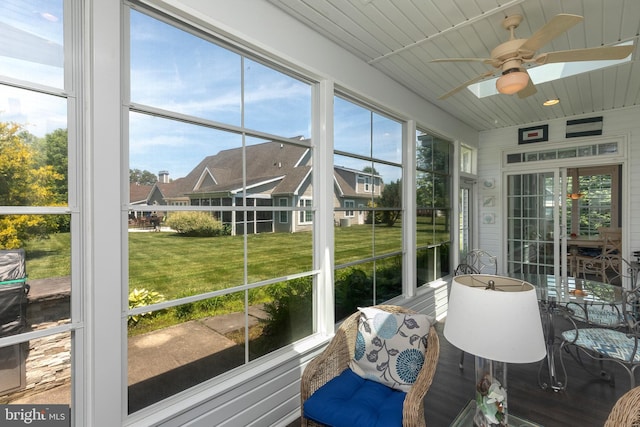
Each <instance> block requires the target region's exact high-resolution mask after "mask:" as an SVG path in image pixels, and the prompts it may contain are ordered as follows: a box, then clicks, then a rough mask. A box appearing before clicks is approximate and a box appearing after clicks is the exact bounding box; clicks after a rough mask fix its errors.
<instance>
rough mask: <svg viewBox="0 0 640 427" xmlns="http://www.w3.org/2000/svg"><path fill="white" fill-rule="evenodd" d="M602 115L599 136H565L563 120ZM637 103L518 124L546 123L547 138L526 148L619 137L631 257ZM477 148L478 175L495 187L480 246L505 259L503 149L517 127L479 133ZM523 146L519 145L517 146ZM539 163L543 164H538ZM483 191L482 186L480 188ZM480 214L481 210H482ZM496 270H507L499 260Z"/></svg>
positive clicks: (638, 227)
mask: <svg viewBox="0 0 640 427" xmlns="http://www.w3.org/2000/svg"><path fill="white" fill-rule="evenodd" d="M594 116H602V117H603V130H602V135H601V136H591V137H584V138H566V137H565V130H566V122H567V120H572V119H582V118H587V117H594ZM638 117H640V107H633V108H627V109H618V110H615V112H600V113H592V114H588V115H582V116H576V117H565V118H562V119H556V120H550V121H548V122H544V123H531V124H527V125H526V126H520V127H534V126H536V125H538V124H540V125H543V124H548V125H549V141H548V142H539V143H535V144H527V149H531V150H538V149H540V150H544V148H545V146H549V145H554V144H561V145H562V146H563V147H565V146H566V147H570V146H571V145H572V144H580V143H585V142H588V141H609V140H615V141H621V142H623V144H624V145H625V147H626V151H625V152H624V153H623V154H624V156H623V158H622V160H621V161H623V162H624V163H623V174H622V181H621V182H622V200H623V202H622V228H623V230H625V234H624V236H625V239H624V242H623V243H624V248H623V256H625V258H627V259H633V257H632V256H631V253H632V252H633V251H637V250H638V249H640V215H638V212H640V170H639V169H638V167H636V166H637V165H639V164H640V123H638V120H637V118H638ZM479 143H480V147H482V149H480V150H479V151H478V177H479V182H480V183H482V182H483V181H484V180H486V179H494V180H495V182H496V186H495V189H492V190H491V194H494V195H496V196H497V197H496V205H495V207H493V208H491V210H492V212H494V213H495V214H496V220H495V223H494V224H483V225H482V227H479V247H481V248H483V249H485V250H487V251H489V252H491V253H493V254H496V255H497V256H498V259H499V260H506V259H507V253H506V245H505V241H506V240H505V239H506V230H505V228H504V224H505V221H506V220H505V218H506V216H505V212H506V211H505V209H506V207H505V205H504V200H506V197H505V196H506V191H507V189H506V184H505V183H504V182H503V178H504V174H503V170H504V168H503V159H504V152H505V151H511V150H517V149H518V127H515V126H514V127H506V128H502V129H496V130H491V131H485V132H481V133H480V141H479ZM520 147H522V146H520ZM540 167H542V165H541V166H540ZM480 193H481V195H482V193H483V190H480ZM481 214H482V212H481ZM498 266H499V269H500V270H502V271H500V272H499V273H506V263H505V262H499V263H498Z"/></svg>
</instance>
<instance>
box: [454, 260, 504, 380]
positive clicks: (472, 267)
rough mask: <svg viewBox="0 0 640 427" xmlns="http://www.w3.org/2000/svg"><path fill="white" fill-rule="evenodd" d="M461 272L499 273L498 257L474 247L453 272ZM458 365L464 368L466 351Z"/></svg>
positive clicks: (456, 273)
mask: <svg viewBox="0 0 640 427" xmlns="http://www.w3.org/2000/svg"><path fill="white" fill-rule="evenodd" d="M460 274H498V257H496V256H495V255H491V254H490V253H489V252H487V251H485V250H482V249H472V250H470V251H469V252H468V253H467V256H466V257H465V260H464V261H463V262H461V263H460V264H458V266H457V267H456V269H455V271H454V272H453V275H454V276H458V275H460ZM458 367H459V368H460V369H464V351H463V352H461V353H460V362H459V363H458Z"/></svg>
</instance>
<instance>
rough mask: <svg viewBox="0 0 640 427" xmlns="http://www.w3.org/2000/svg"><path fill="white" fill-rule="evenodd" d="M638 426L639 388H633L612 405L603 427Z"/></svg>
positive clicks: (639, 410)
mask: <svg viewBox="0 0 640 427" xmlns="http://www.w3.org/2000/svg"><path fill="white" fill-rule="evenodd" d="M639 426H640V387H635V388H632V389H631V390H629V391H628V392H626V393H625V394H623V395H622V396H621V397H620V399H618V401H617V402H616V404H615V405H613V409H612V410H611V413H609V417H608V418H607V421H606V422H605V423H604V427H639Z"/></svg>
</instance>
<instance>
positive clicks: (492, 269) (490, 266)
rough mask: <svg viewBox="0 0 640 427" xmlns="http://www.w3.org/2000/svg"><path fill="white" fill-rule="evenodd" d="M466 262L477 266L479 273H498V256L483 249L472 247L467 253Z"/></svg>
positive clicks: (474, 266)
mask: <svg viewBox="0 0 640 427" xmlns="http://www.w3.org/2000/svg"><path fill="white" fill-rule="evenodd" d="M465 258H466V260H465V261H464V263H465V264H467V265H470V266H471V267H473V268H475V269H476V270H477V271H478V273H479V274H498V257H496V256H495V255H491V254H490V253H489V252H487V251H484V250H482V249H472V250H470V251H469V252H468V253H467V256H466V257H465Z"/></svg>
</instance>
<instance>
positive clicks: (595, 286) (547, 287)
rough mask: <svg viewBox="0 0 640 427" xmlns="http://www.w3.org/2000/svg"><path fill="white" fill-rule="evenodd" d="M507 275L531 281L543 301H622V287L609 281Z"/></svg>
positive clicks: (533, 275)
mask: <svg viewBox="0 0 640 427" xmlns="http://www.w3.org/2000/svg"><path fill="white" fill-rule="evenodd" d="M509 277H512V278H516V279H522V280H524V281H526V282H529V283H531V284H532V285H533V286H535V288H536V294H537V296H538V300H539V301H541V302H544V303H560V304H566V303H569V302H574V303H581V302H591V301H593V302H604V303H611V304H617V303H621V302H622V287H620V286H616V285H611V284H609V283H603V282H598V281H595V280H588V279H580V278H575V277H560V276H554V275H550V274H528V273H511V274H509Z"/></svg>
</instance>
